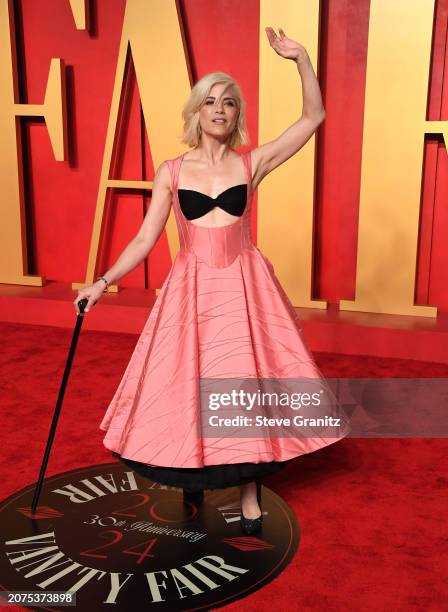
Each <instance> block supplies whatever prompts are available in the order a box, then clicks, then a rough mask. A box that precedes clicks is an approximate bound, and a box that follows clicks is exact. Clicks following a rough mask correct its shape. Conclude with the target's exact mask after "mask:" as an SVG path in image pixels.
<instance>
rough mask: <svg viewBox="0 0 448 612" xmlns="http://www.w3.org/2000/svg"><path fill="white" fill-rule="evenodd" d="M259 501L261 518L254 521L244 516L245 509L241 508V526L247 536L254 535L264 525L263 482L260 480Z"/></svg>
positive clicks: (258, 483)
mask: <svg viewBox="0 0 448 612" xmlns="http://www.w3.org/2000/svg"><path fill="white" fill-rule="evenodd" d="M257 501H258V505H259V506H260V510H261V514H260V516H257V518H254V519H249V518H246V517H245V516H244V514H243V509H242V508H241V519H240V526H241V529H242V530H243V532H244V533H245V534H246V535H251V534H253V533H256V532H257V531H260V529H261V526H262V523H263V509H262V507H261V482H260V481H258V480H257Z"/></svg>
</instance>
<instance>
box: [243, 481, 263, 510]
mask: <svg viewBox="0 0 448 612" xmlns="http://www.w3.org/2000/svg"><path fill="white" fill-rule="evenodd" d="M240 500H241V510H242V512H243V514H244V516H245V517H246V518H248V519H255V518H258V517H259V516H260V514H261V508H260V506H259V504H258V501H257V485H256V483H255V482H248V483H246V484H244V485H241V486H240Z"/></svg>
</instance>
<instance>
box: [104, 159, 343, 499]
mask: <svg viewBox="0 0 448 612" xmlns="http://www.w3.org/2000/svg"><path fill="white" fill-rule="evenodd" d="M184 155H185V153H184V154H183V155H181V156H179V157H177V158H175V159H172V160H167V163H168V165H169V169H170V172H171V179H172V185H171V187H172V194H173V208H174V213H175V218H176V224H177V229H178V232H179V241H180V249H179V251H178V253H177V255H176V257H175V259H174V262H173V265H172V267H171V270H170V271H169V273H168V275H167V278H166V279H165V282H164V283H163V286H162V288H161V291H160V293H159V295H158V297H157V300H156V301H155V303H154V306H153V308H152V310H151V312H150V314H149V317H148V320H147V322H146V324H145V326H144V328H143V331H142V333H141V335H140V337H139V339H138V341H137V344H136V347H135V349H134V352H133V354H132V356H131V359H130V361H129V363H128V365H127V368H126V370H125V373H124V375H123V378H122V379H121V382H120V384H119V386H118V388H117V390H116V392H115V394H114V396H113V398H112V401H111V403H110V405H109V407H108V408H107V410H106V413H105V415H104V418H103V419H102V422H101V424H100V429H102V430H103V431H106V435H105V437H104V440H103V443H104V445H105V447H106V448H108V449H109V450H111V451H112V454H113V456H115V457H117V458H119V459H120V460H122V461H123V462H124V463H125V464H126V465H128V466H130V467H132V468H133V469H135V470H136V471H137V472H139V473H140V474H143V475H144V476H147V477H148V478H150V479H152V480H154V481H158V482H160V483H164V484H167V485H172V486H178V487H184V488H188V489H190V490H198V489H201V488H206V489H207V488H210V489H213V488H222V487H227V486H237V485H239V484H243V483H245V482H249V481H251V480H255V479H259V478H261V477H263V476H265V475H267V474H272V473H274V472H276V471H277V470H279V469H281V468H282V467H284V466H285V465H286V464H287V463H288V462H289V461H290V460H292V459H294V458H295V457H298V456H300V455H303V454H305V453H309V452H312V451H315V450H317V449H319V448H322V447H324V446H326V445H328V444H332V443H333V442H335V441H337V440H340V439H341V438H342V437H343V436H345V435H346V434H347V433H348V428H347V427H346V428H345V429H343V430H342V431H341V432H340V433H338V436H337V437H332V438H330V437H319V436H318V437H306V438H304V437H302V436H301V437H279V438H270V437H268V436H264V437H250V438H243V437H241V436H240V437H231V438H229V437H226V436H223V437H216V436H215V437H205V436H204V435H203V434H204V431H203V429H202V421H201V418H203V417H201V411H200V389H199V382H198V381H199V379H208V378H215V379H222V378H226V379H232V378H238V379H242V378H255V379H257V378H278V379H281V378H297V379H298V378H301V377H309V378H318V379H322V376H321V373H320V371H319V370H318V368H317V366H316V364H315V362H314V360H313V358H312V356H311V354H310V352H309V350H308V349H307V347H306V344H305V341H304V339H303V337H302V329H301V325H300V320H299V318H298V315H297V313H296V311H295V310H294V307H293V306H292V304H291V303H290V301H289V299H288V297H287V295H286V293H285V291H284V290H283V288H282V287H281V285H280V283H279V281H278V279H277V278H276V276H275V274H274V268H273V266H272V264H271V262H270V261H269V260H268V259H267V258H266V257H265V256H264V255H263V254H262V253H261V251H260V250H259V249H258V248H257V247H256V246H255V244H254V242H253V240H252V235H251V224H250V219H251V213H252V199H253V193H252V184H251V183H252V168H251V155H250V152H245V153H242V154H240V157H241V160H242V162H243V163H244V168H245V174H246V180H247V184H244V185H239V186H236V185H235V186H233V187H232V188H229V189H227V190H226V191H225V192H223V193H222V194H220V195H219V196H218V197H217V198H211V197H210V196H207V195H206V194H202V193H201V192H194V191H192V190H179V191H180V192H183V193H182V195H181V198H179V195H180V194H179V191H178V177H179V171H180V168H181V164H182V160H183V157H184ZM241 188H243V190H244V200H243V206H242V208H243V211H242V214H241V215H240V216H239V218H238V219H237V220H236V221H235V222H232V223H230V224H228V225H225V226H221V227H201V226H198V225H196V224H194V223H192V222H191V220H189V219H188V218H187V217H186V216H185V214H184V212H183V210H185V211H187V209H188V208H193V207H194V206H196V207H199V208H200V207H201V206H202V207H203V209H204V210H205V211H206V210H207V209H208V210H210V209H211V208H212V207H213V206H214V205H215V204H216V202H218V204H220V205H222V207H224V206H226V205H227V210H231V209H232V206H233V209H235V210H237V208H238V197H237V196H238V194H240V195H241ZM187 192H189V193H187ZM235 198H236V201H235ZM181 202H183V207H182V206H181ZM197 216H201V215H200V214H198V215H197Z"/></svg>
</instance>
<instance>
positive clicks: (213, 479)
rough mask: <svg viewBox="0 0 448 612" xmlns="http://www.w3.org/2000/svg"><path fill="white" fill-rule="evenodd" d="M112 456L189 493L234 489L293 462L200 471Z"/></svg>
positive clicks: (226, 465) (236, 465)
mask: <svg viewBox="0 0 448 612" xmlns="http://www.w3.org/2000/svg"><path fill="white" fill-rule="evenodd" d="M112 455H113V456H114V457H115V458H116V459H119V460H120V461H122V462H123V463H125V464H126V465H127V466H129V467H130V468H132V469H133V470H134V471H135V472H137V474H140V475H141V476H144V477H145V478H149V479H150V480H153V481H155V482H159V483H160V484H164V485H168V486H172V487H180V488H182V489H187V490H188V491H200V490H202V489H224V488H226V487H237V486H239V485H242V484H245V483H247V482H252V481H254V480H261V479H262V478H264V477H265V476H269V475H271V474H275V473H276V472H278V471H280V470H281V469H283V468H284V467H286V465H288V463H289V462H290V461H292V459H288V460H286V461H269V462H265V463H249V462H246V463H226V464H222V465H207V466H205V467H201V468H178V467H163V466H158V465H154V466H151V465H148V464H147V463H140V462H139V461H133V460H132V459H126V458H125V457H122V456H121V455H120V454H119V453H116V452H115V451H112Z"/></svg>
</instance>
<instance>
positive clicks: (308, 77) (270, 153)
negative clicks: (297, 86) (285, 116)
mask: <svg viewBox="0 0 448 612" xmlns="http://www.w3.org/2000/svg"><path fill="white" fill-rule="evenodd" d="M279 33H280V38H278V37H277V35H276V33H275V32H274V30H273V29H272V28H270V27H267V28H266V34H267V37H268V39H269V43H270V45H271V47H272V48H273V49H274V50H275V51H276V53H278V55H280V56H281V57H284V58H286V59H291V60H293V61H294V62H295V63H296V65H297V68H298V71H299V74H300V78H301V79H302V92H303V107H302V115H301V117H300V118H299V119H297V121H295V122H294V123H293V124H292V125H291V126H290V127H288V128H287V129H286V130H285V131H284V132H282V133H281V134H280V136H277V138H275V139H274V140H271V141H269V142H266V143H265V144H262V145H260V146H259V147H255V148H254V149H252V151H251V156H252V168H253V169H254V173H253V174H254V176H253V180H252V187H253V189H256V188H257V187H258V185H259V184H260V182H261V180H262V179H263V178H264V177H265V176H266V175H267V174H269V172H272V170H274V168H277V166H279V165H280V164H282V163H283V162H285V161H286V160H287V159H289V158H290V157H291V156H292V155H294V153H297V151H299V150H300V149H301V148H302V147H303V145H304V144H305V143H306V142H308V140H309V139H310V138H311V136H312V135H313V133H314V132H315V131H316V129H317V128H318V126H319V125H320V124H321V123H322V121H323V120H324V119H325V109H324V107H323V104H322V95H321V91H320V87H319V82H318V80H317V77H316V74H315V72H314V69H313V66H312V64H311V61H310V58H309V56H308V53H307V51H306V49H305V47H303V46H302V45H301V44H300V43H298V42H296V41H294V40H291V39H290V38H288V37H287V36H286V35H285V33H284V31H283V30H282V29H281V28H279Z"/></svg>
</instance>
